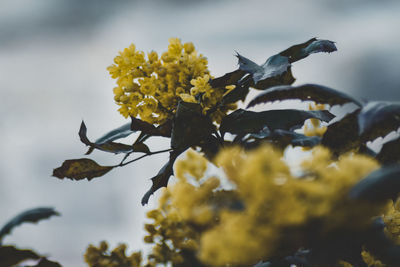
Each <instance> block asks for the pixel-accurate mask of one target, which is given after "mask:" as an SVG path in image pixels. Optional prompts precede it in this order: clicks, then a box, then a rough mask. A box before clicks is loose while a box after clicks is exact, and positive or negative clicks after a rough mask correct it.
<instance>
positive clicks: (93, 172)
mask: <svg viewBox="0 0 400 267" xmlns="http://www.w3.org/2000/svg"><path fill="white" fill-rule="evenodd" d="M113 168H114V166H100V165H99V164H97V162H95V161H93V160H91V159H87V158H82V159H70V160H66V161H64V162H63V164H62V166H61V167H58V168H56V169H54V170H53V176H55V177H57V178H60V179H62V178H69V179H72V180H82V179H84V178H87V179H88V181H90V180H91V179H93V178H94V177H100V176H103V175H104V174H106V173H107V172H109V171H111V170H112V169H113Z"/></svg>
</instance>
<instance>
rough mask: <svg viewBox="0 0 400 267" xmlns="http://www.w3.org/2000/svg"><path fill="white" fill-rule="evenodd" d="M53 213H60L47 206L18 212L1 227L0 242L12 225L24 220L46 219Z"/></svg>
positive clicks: (24, 221) (34, 221) (32, 221)
mask: <svg viewBox="0 0 400 267" xmlns="http://www.w3.org/2000/svg"><path fill="white" fill-rule="evenodd" d="M53 215H57V216H59V215H60V214H59V213H58V212H57V211H55V210H54V208H47V207H40V208H34V209H30V210H27V211H24V212H22V213H20V214H18V215H17V216H15V217H14V218H12V219H11V220H10V221H9V222H7V223H6V224H5V225H4V226H3V228H1V230H0V243H1V240H2V239H3V237H4V236H5V235H7V234H9V233H10V232H11V230H12V229H13V228H14V227H16V226H18V225H20V224H22V223H26V222H31V223H36V222H38V221H40V220H44V219H48V218H50V217H51V216H53Z"/></svg>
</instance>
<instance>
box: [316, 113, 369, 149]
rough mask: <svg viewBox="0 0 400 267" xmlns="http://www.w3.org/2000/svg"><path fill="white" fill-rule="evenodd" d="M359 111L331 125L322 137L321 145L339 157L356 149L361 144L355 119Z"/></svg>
mask: <svg viewBox="0 0 400 267" xmlns="http://www.w3.org/2000/svg"><path fill="white" fill-rule="evenodd" d="M359 113H360V109H357V110H355V111H353V112H352V113H350V114H347V115H346V116H344V117H343V118H342V119H341V120H340V121H337V122H335V123H332V124H331V125H329V126H328V127H327V130H326V132H325V134H324V136H323V137H322V140H321V144H322V145H323V146H325V147H327V148H329V149H330V150H331V152H332V153H333V154H334V155H336V156H339V155H340V154H343V153H345V152H348V151H350V150H352V149H357V148H359V147H360V145H361V144H362V142H361V139H360V137H359V135H358V124H357V118H358V114H359Z"/></svg>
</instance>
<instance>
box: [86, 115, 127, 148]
mask: <svg viewBox="0 0 400 267" xmlns="http://www.w3.org/2000/svg"><path fill="white" fill-rule="evenodd" d="M82 124H83V121H82ZM132 133H134V131H132V130H131V124H130V123H126V124H124V125H122V126H121V127H118V128H116V129H114V130H112V131H110V132H108V133H106V134H105V135H103V136H102V137H100V138H99V139H97V140H96V144H98V145H101V144H105V143H109V142H111V141H114V140H117V139H121V138H124V137H127V136H129V135H131V134H132Z"/></svg>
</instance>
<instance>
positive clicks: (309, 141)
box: [272, 129, 321, 147]
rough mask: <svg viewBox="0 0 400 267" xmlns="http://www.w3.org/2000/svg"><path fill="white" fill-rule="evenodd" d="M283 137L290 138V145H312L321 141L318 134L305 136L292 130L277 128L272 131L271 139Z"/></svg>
mask: <svg viewBox="0 0 400 267" xmlns="http://www.w3.org/2000/svg"><path fill="white" fill-rule="evenodd" d="M285 137H286V138H289V139H290V144H291V145H292V146H302V147H314V146H316V145H319V144H320V143H321V137H319V136H306V135H304V134H300V133H296V132H293V131H286V130H279V129H278V130H275V131H273V135H272V138H273V139H276V140H279V139H280V138H285Z"/></svg>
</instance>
